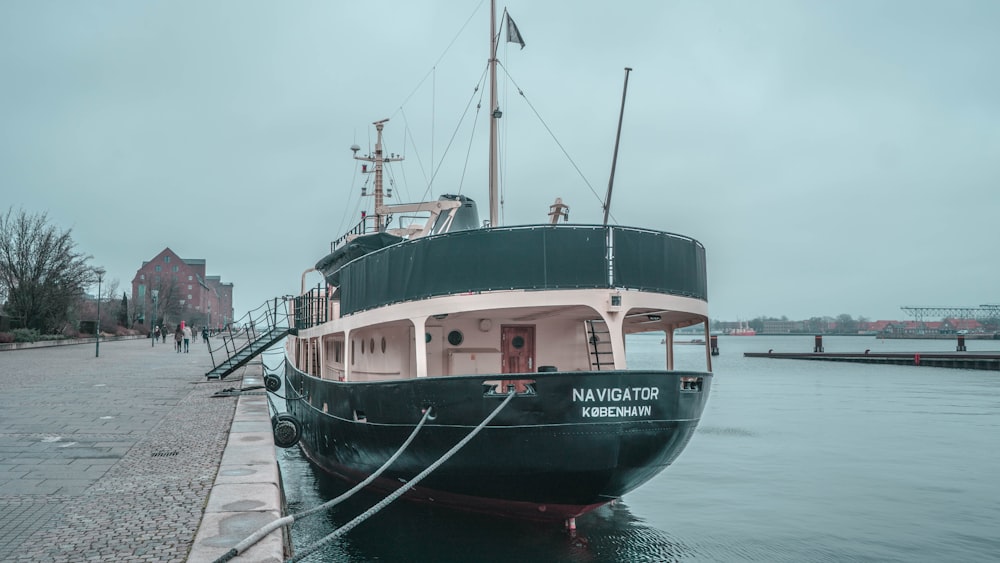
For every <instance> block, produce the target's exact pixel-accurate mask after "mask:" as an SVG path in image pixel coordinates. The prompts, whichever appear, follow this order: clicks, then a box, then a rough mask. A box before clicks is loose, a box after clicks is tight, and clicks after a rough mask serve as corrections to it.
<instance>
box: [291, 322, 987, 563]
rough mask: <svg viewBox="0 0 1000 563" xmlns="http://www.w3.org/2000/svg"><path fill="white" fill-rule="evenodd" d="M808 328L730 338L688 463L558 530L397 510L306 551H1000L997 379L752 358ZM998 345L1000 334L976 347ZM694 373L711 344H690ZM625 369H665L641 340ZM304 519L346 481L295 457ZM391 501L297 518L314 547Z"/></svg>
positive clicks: (899, 556)
mask: <svg viewBox="0 0 1000 563" xmlns="http://www.w3.org/2000/svg"><path fill="white" fill-rule="evenodd" d="M824 343H825V344H826V348H827V351H828V352H829V351H852V350H862V351H863V350H865V349H866V348H870V349H872V350H880V351H912V350H913V349H919V350H924V351H931V350H946V349H948V348H949V347H950V348H952V349H953V348H954V343H952V342H943V341H938V342H935V341H930V342H913V341H899V342H893V341H877V340H875V339H874V338H862V337H840V338H836V337H831V338H827V339H825V341H824ZM812 345H813V342H812V337H808V336H803V337H792V336H781V337H762V336H755V337H753V338H745V337H731V338H728V339H727V338H722V339H721V342H720V347H721V349H722V355H721V356H718V357H716V358H715V359H714V360H713V367H714V368H715V380H714V381H713V383H712V392H711V396H710V397H709V400H708V406H707V407H706V410H705V414H704V416H703V418H702V423H701V424H700V425H699V429H698V431H697V432H696V433H695V437H694V439H693V440H691V443H690V444H689V445H688V446H687V448H686V449H685V451H684V452H683V453H682V454H681V456H680V457H679V458H678V460H677V461H676V462H675V463H674V464H673V465H672V466H671V467H669V468H667V469H666V470H665V471H664V472H663V473H661V474H660V475H657V476H656V477H654V478H653V479H651V480H650V481H649V482H648V483H646V484H644V485H643V486H642V487H640V488H639V489H637V490H636V491H634V492H632V493H630V494H629V495H628V496H627V497H626V498H625V502H624V503H618V504H616V505H614V506H607V507H604V508H601V509H599V510H596V511H594V512H592V513H590V514H587V515H585V516H583V517H581V518H578V519H577V535H576V536H571V535H570V534H569V533H568V532H567V531H565V530H563V529H562V528H561V527H560V526H558V525H552V524H538V523H530V522H529V523H526V522H519V521H514V520H507V519H499V518H495V517H488V516H477V515H473V514H465V513H459V512H453V511H450V510H446V509H441V508H438V507H434V506H427V505H416V504H411V503H407V502H397V503H394V504H392V505H390V506H389V507H388V508H386V509H385V510H383V511H382V512H380V513H378V514H376V515H375V516H373V517H372V518H370V519H369V520H368V521H367V522H365V523H363V524H361V525H360V526H358V527H357V528H355V529H353V530H351V531H350V533H348V534H347V535H346V536H345V537H344V538H341V539H339V540H337V541H336V542H331V543H330V544H328V545H326V546H324V547H323V548H322V550H321V551H320V552H317V553H316V554H314V555H313V556H311V557H310V558H309V559H308V560H309V561H334V562H346V561H350V562H352V563H353V562H358V561H362V562H365V561H407V562H410V561H436V562H437V561H441V562H452V561H454V562H458V561H461V562H463V563H465V562H469V561H473V562H478V561H485V562H492V561H497V562H499V561H503V562H507V561H518V562H521V561H529V562H531V561H544V562H563V561H565V562H571V561H572V562H577V561H584V562H602V563H603V562H634V561H648V562H662V561H685V562H689V561H767V562H769V563H770V562H800V561H907V562H908V561H985V560H991V561H992V560H996V558H997V556H996V554H997V553H1000V539H997V534H996V522H998V521H1000V503H997V502H996V499H997V498H1000V480H997V478H996V468H997V467H1000V448H997V447H996V442H997V440H996V436H997V435H998V434H1000V379H998V378H997V377H996V375H995V372H987V371H972V370H957V369H954V370H949V369H940V368H927V367H913V366H880V365H867V364H841V363H833V362H803V361H794V360H769V359H756V358H751V359H748V358H746V357H744V356H743V352H744V351H761V350H764V351H766V350H768V349H774V350H775V351H801V350H806V351H809V350H811V349H812ZM972 346H976V347H977V348H976V350H983V351H987V350H991V351H994V350H996V349H997V348H998V347H1000V342H994V341H989V342H973V343H970V348H971V347H972ZM679 348H680V350H679V357H678V363H679V364H681V365H683V366H685V367H695V364H697V363H698V362H699V361H701V362H703V361H704V350H703V349H698V347H696V346H681V347H679ZM628 355H629V359H628V361H629V365H632V366H634V367H635V366H643V365H647V363H648V365H649V366H650V367H655V366H656V364H655V363H654V362H660V363H662V361H663V357H664V355H663V347H662V345H660V338H659V337H654V338H648V337H647V338H642V337H637V338H633V339H631V340H630V341H629V349H628ZM279 459H280V462H281V468H282V478H283V480H284V485H285V489H286V495H287V498H288V502H289V504H290V505H291V506H290V509H291V512H296V511H301V510H304V509H307V508H312V507H315V506H317V505H319V504H321V503H323V502H324V501H326V500H328V499H331V498H334V497H336V496H337V495H339V494H340V493H342V492H343V490H345V489H346V487H345V486H342V485H340V484H339V483H338V482H337V481H336V480H332V479H326V478H322V479H321V478H319V477H320V470H318V469H314V468H313V467H312V466H311V465H310V464H309V463H308V462H307V461H306V460H305V459H304V458H303V457H302V455H301V453H300V452H299V451H298V450H297V449H291V450H282V451H280V456H279ZM379 500H381V497H377V496H374V495H371V494H367V493H362V494H359V495H357V497H356V498H355V499H352V500H351V501H349V502H347V503H345V504H344V505H342V506H338V507H335V508H334V509H333V510H332V511H331V512H330V513H328V514H324V515H316V516H312V517H309V518H307V519H305V520H302V521H299V522H296V523H295V525H294V526H293V527H292V537H293V541H294V544H295V545H296V546H299V547H303V546H307V545H310V544H312V543H313V542H315V541H317V540H319V539H321V538H323V537H324V536H326V535H327V534H329V533H330V532H331V531H333V530H335V529H336V527H337V526H341V525H343V524H345V523H347V522H349V521H350V520H351V519H352V518H354V516H356V515H357V514H360V513H361V512H363V511H365V510H367V509H368V508H369V507H371V506H372V505H373V504H375V503H376V502H378V501H379Z"/></svg>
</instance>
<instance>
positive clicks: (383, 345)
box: [382, 336, 385, 354]
mask: <svg viewBox="0 0 1000 563" xmlns="http://www.w3.org/2000/svg"><path fill="white" fill-rule="evenodd" d="M382 353H383V354H385V337H384V336H383V337H382Z"/></svg>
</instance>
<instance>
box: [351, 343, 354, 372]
mask: <svg viewBox="0 0 1000 563" xmlns="http://www.w3.org/2000/svg"><path fill="white" fill-rule="evenodd" d="M351 365H352V366H353V365H354V339H351Z"/></svg>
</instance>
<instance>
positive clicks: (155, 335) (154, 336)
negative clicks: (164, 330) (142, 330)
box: [153, 327, 160, 340]
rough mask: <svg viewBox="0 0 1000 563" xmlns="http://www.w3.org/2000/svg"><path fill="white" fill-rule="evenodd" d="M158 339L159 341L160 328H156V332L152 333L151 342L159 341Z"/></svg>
mask: <svg viewBox="0 0 1000 563" xmlns="http://www.w3.org/2000/svg"><path fill="white" fill-rule="evenodd" d="M159 339H160V327H156V330H155V331H153V340H159Z"/></svg>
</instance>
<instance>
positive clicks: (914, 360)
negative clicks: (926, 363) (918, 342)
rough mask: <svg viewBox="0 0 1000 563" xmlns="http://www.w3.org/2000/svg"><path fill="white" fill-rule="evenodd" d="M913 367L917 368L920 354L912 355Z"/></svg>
mask: <svg viewBox="0 0 1000 563" xmlns="http://www.w3.org/2000/svg"><path fill="white" fill-rule="evenodd" d="M913 365H915V366H919V365H920V354H914V355H913Z"/></svg>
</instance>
